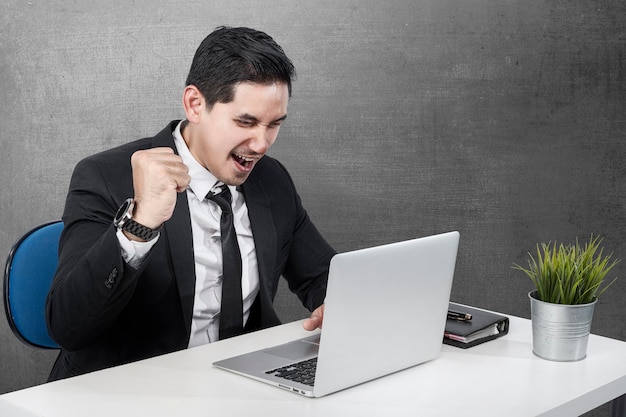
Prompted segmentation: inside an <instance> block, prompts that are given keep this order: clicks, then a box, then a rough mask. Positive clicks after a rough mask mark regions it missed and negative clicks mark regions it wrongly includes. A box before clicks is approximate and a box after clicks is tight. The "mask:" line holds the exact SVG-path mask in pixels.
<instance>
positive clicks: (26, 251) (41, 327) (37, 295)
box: [4, 221, 63, 349]
mask: <svg viewBox="0 0 626 417" xmlns="http://www.w3.org/2000/svg"><path fill="white" fill-rule="evenodd" d="M62 230H63V223H62V222H61V221H55V222H50V223H45V224H42V225H40V226H37V227H35V228H34V229H32V230H30V231H29V232H27V233H26V234H24V235H23V236H22V237H21V238H19V239H18V240H17V241H16V242H15V244H14V245H13V247H12V248H11V252H10V253H9V256H8V258H7V262H6V267H5V269H4V311H5V312H6V315H7V320H8V321H9V325H10V326H11V330H13V333H14V334H15V335H16V336H17V338H18V339H20V340H21V341H22V342H24V343H26V344H27V345H30V346H34V347H38V348H43V349H58V348H59V345H57V344H56V342H54V340H52V338H51V337H50V335H49V334H48V328H47V326H46V311H45V306H46V297H47V295H48V290H49V289H50V284H51V282H52V278H53V277H54V272H55V270H56V267H57V263H58V249H59V236H60V235H61V231H62Z"/></svg>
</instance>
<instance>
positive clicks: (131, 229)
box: [122, 219, 160, 241]
mask: <svg viewBox="0 0 626 417" xmlns="http://www.w3.org/2000/svg"><path fill="white" fill-rule="evenodd" d="M122 230H124V231H126V232H128V233H130V234H131V235H133V236H137V237H138V238H140V239H143V240H145V241H149V240H152V239H154V238H155V237H157V235H158V234H159V230H160V228H159V229H156V230H155V229H151V228H149V227H147V226H144V225H143V224H139V223H137V222H136V221H134V220H133V219H129V220H127V221H125V222H124V224H123V225H122Z"/></svg>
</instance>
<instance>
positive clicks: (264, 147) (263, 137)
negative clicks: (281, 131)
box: [248, 125, 278, 155]
mask: <svg viewBox="0 0 626 417" xmlns="http://www.w3.org/2000/svg"><path fill="white" fill-rule="evenodd" d="M277 134H278V132H277V129H270V128H268V127H266V126H261V125H259V126H257V128H256V129H255V130H254V134H253V135H252V137H251V138H250V141H249V144H248V145H249V147H250V150H252V151H253V152H256V153H258V154H260V155H263V154H265V153H266V152H267V151H268V149H269V148H270V147H271V146H272V145H273V144H274V142H275V141H276V136H277Z"/></svg>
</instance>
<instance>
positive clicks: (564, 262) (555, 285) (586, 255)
mask: <svg viewBox="0 0 626 417" xmlns="http://www.w3.org/2000/svg"><path fill="white" fill-rule="evenodd" d="M601 243H602V239H601V238H600V237H599V236H596V237H594V236H593V235H592V236H591V238H590V239H589V242H587V243H585V244H584V245H580V244H579V243H578V239H576V244H574V245H572V244H568V245H564V244H562V243H561V244H559V245H557V243H556V242H554V243H551V242H549V243H542V244H541V246H540V245H539V244H537V257H536V258H535V257H533V255H532V254H530V253H528V255H529V258H528V267H522V266H520V265H518V264H513V268H514V269H518V270H520V271H522V272H523V273H525V274H526V275H527V276H528V277H529V278H530V279H531V280H532V281H533V283H534V284H535V288H536V290H537V298H538V299H539V300H541V301H545V302H548V303H555V304H568V305H575V304H587V303H591V302H593V301H595V300H596V299H598V297H600V295H602V294H603V293H604V292H605V291H606V290H607V289H608V288H609V286H611V284H613V283H614V282H615V280H616V279H617V278H615V279H613V281H611V282H610V283H608V284H605V285H604V286H603V285H602V284H603V282H604V281H605V278H606V276H607V274H608V273H609V272H610V271H611V270H612V269H613V267H615V265H617V264H618V263H619V260H617V259H613V260H612V257H613V254H610V255H606V256H604V255H603V252H604V248H602V247H600V244H601Z"/></svg>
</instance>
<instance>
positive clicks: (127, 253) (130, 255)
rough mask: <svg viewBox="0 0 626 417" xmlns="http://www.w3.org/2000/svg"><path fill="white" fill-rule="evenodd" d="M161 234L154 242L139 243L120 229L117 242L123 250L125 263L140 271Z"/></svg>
mask: <svg viewBox="0 0 626 417" xmlns="http://www.w3.org/2000/svg"><path fill="white" fill-rule="evenodd" d="M160 235H161V234H160V233H159V234H158V235H157V236H155V237H154V238H153V239H152V240H149V241H147V242H137V241H134V240H130V239H128V238H127V237H126V235H125V234H124V232H122V231H121V230H120V229H118V230H117V240H118V241H119V242H120V246H121V248H122V258H123V259H124V262H126V263H127V264H128V265H129V266H130V267H132V268H134V269H138V268H139V267H140V266H141V263H142V262H143V260H144V259H145V258H146V255H148V252H150V249H152V247H153V246H154V244H155V243H156V242H157V240H158V239H159V236H160Z"/></svg>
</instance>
